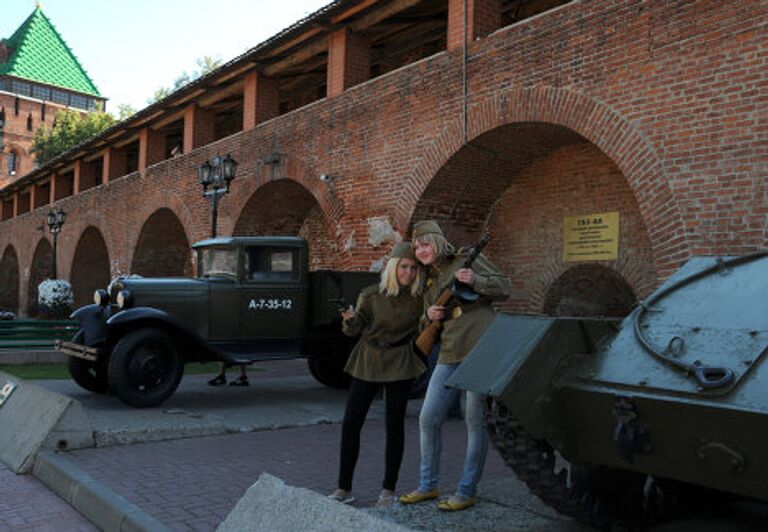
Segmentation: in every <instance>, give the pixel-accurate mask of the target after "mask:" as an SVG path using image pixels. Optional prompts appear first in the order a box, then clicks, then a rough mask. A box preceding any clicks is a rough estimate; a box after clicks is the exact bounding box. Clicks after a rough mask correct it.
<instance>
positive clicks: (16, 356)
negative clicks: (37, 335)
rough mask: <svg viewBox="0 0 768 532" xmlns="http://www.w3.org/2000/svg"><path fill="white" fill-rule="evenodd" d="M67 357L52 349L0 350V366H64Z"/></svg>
mask: <svg viewBox="0 0 768 532" xmlns="http://www.w3.org/2000/svg"><path fill="white" fill-rule="evenodd" d="M66 362H67V355H65V354H63V353H59V352H58V351H54V350H53V349H37V350H20V349H0V364H8V365H11V366H20V365H23V364H65V363H66Z"/></svg>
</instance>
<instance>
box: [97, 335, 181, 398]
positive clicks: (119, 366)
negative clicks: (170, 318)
mask: <svg viewBox="0 0 768 532" xmlns="http://www.w3.org/2000/svg"><path fill="white" fill-rule="evenodd" d="M183 373H184V363H183V360H182V358H181V355H180V354H179V352H178V350H177V349H176V345H175V343H174V342H173V340H172V339H171V338H170V336H169V335H168V333H166V332H165V331H163V330H161V329H137V330H135V331H132V332H129V333H128V334H126V335H125V336H123V337H122V338H121V339H120V340H119V341H118V342H117V345H115V348H114V349H113V350H112V356H111V357H110V359H109V369H108V372H107V375H108V381H109V387H110V389H111V390H112V392H113V393H114V394H115V395H117V396H118V397H119V398H120V399H121V400H122V401H123V402H124V403H126V404H129V405H131V406H135V407H139V408H142V407H147V406H157V405H159V404H160V403H162V402H163V401H165V400H166V399H168V398H169V397H170V396H171V395H172V394H173V392H174V391H175V390H176V388H177V387H178V385H179V382H180V381H181V376H182V374H183Z"/></svg>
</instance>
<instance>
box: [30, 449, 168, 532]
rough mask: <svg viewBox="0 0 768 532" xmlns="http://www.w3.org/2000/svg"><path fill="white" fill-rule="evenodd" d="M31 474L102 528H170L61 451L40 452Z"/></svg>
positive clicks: (131, 531) (130, 531)
mask: <svg viewBox="0 0 768 532" xmlns="http://www.w3.org/2000/svg"><path fill="white" fill-rule="evenodd" d="M32 474H33V475H34V476H35V477H36V478H37V479H38V480H40V482H42V483H43V484H45V485H46V486H47V487H48V488H49V489H51V491H53V492H54V493H56V494H58V495H59V496H60V497H61V498H62V499H64V500H65V501H67V503H69V504H70V505H71V506H72V507H73V508H75V509H76V510H77V511H78V512H80V513H81V514H83V515H84V516H85V517H87V518H88V519H89V520H90V521H91V522H92V523H93V524H95V525H96V526H98V527H99V528H101V529H103V530H114V531H121V532H149V531H152V532H155V531H158V532H165V531H170V529H169V528H168V527H167V526H165V525H164V524H162V523H161V522H160V521H158V520H157V519H155V518H154V517H152V516H151V515H149V514H148V513H146V512H144V511H143V510H142V509H141V508H139V507H138V506H136V505H135V504H133V503H132V502H130V501H129V500H128V499H126V498H125V497H123V496H122V495H120V494H119V493H117V492H115V491H113V490H112V489H111V488H108V487H107V486H105V485H103V484H101V483H100V482H97V481H96V480H94V479H93V478H92V477H91V476H90V475H88V474H87V473H86V472H85V471H83V470H82V469H80V468H79V467H78V466H77V465H75V464H74V463H72V462H70V461H69V460H67V459H66V458H64V457H63V456H62V455H61V454H60V453H54V452H52V451H44V452H41V453H40V454H39V455H38V456H37V460H36V461H35V465H34V468H33V470H32Z"/></svg>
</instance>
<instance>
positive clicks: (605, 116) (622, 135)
mask: <svg viewBox="0 0 768 532" xmlns="http://www.w3.org/2000/svg"><path fill="white" fill-rule="evenodd" d="M532 122H533V123H535V122H540V123H545V124H554V125H559V126H564V127H566V128H568V129H570V130H572V131H574V132H576V133H578V134H579V135H580V136H582V137H584V138H585V139H587V140H589V141H590V142H591V143H593V144H594V145H595V146H596V147H597V148H598V149H599V150H600V151H602V152H603V153H604V154H605V155H606V156H607V157H608V158H610V159H611V160H612V161H614V163H615V164H616V166H617V167H618V168H619V169H620V170H621V172H622V174H623V175H624V177H625V179H626V180H627V184H628V185H629V187H630V189H631V190H632V193H633V195H634V197H635V200H636V202H637V205H638V207H639V209H640V213H641V215H642V218H643V221H644V223H645V226H646V227H647V228H649V230H648V237H649V239H650V242H651V246H652V252H653V257H654V262H655V265H656V270H657V271H658V272H659V274H660V276H661V277H666V276H668V275H669V274H671V273H672V271H674V269H675V268H676V267H677V265H679V263H680V262H681V261H683V260H684V259H685V258H687V257H688V256H689V249H688V242H687V237H686V234H685V230H684V224H683V222H682V216H681V213H680V209H679V206H678V204H677V201H676V200H675V197H674V194H673V193H672V190H671V188H670V186H669V183H668V179H667V176H666V174H665V172H664V169H663V165H662V162H661V159H660V158H659V156H658V155H657V154H656V151H655V149H654V148H653V145H652V144H651V142H650V141H649V140H648V139H647V138H646V137H645V136H644V135H643V134H642V133H641V132H640V131H639V130H638V129H637V128H636V127H635V126H634V125H632V124H631V123H630V122H629V121H628V120H627V119H626V118H624V117H623V116H622V115H620V114H619V113H618V112H616V111H614V110H613V109H611V108H610V107H608V106H607V105H605V104H603V103H602V102H598V101H596V100H593V99H592V98H590V97H588V96H586V95H583V94H580V93H577V92H573V91H570V90H567V89H559V88H552V87H538V88H531V89H512V90H510V91H508V92H505V93H501V94H498V95H496V96H494V97H489V98H487V99H485V100H483V101H481V102H479V103H477V104H473V105H471V106H470V108H469V112H468V121H467V138H468V139H469V140H470V142H471V141H472V140H474V139H475V138H477V137H479V136H480V135H482V134H484V133H487V132H489V131H491V130H493V129H495V128H498V127H501V126H505V125H509V124H514V123H532ZM463 146H464V132H463V127H462V122H461V120H455V121H454V122H453V123H452V124H450V125H449V126H448V127H446V128H445V129H444V130H443V133H442V134H441V135H440V136H439V137H437V138H436V139H435V140H434V141H433V142H432V143H431V144H430V145H429V147H428V148H426V149H425V151H424V154H423V156H422V158H421V161H420V163H419V164H418V166H417V167H416V168H415V170H414V172H413V174H412V175H411V179H409V180H408V181H407V182H406V184H405V185H404V187H403V189H402V191H401V193H400V197H399V198H398V200H397V201H396V205H397V206H398V207H397V210H396V212H395V223H396V226H397V227H398V228H400V229H402V230H405V228H407V227H408V225H409V223H410V221H411V218H412V216H413V211H414V209H415V207H416V205H417V202H418V199H419V198H420V197H421V195H422V194H423V193H424V191H425V189H426V188H427V186H428V185H429V183H430V181H431V180H432V179H433V177H434V176H435V175H436V174H437V173H438V172H439V171H440V169H441V168H442V167H443V166H444V165H445V164H446V163H447V162H448V161H449V160H450V159H451V157H453V155H454V154H456V153H457V152H458V151H459V150H460V149H461V148H462V147H463Z"/></svg>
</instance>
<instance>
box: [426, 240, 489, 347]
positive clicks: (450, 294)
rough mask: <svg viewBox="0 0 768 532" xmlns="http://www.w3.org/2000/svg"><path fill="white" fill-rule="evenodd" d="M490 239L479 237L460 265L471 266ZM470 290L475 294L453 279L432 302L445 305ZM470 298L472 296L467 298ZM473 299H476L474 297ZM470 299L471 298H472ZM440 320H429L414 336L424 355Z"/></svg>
mask: <svg viewBox="0 0 768 532" xmlns="http://www.w3.org/2000/svg"><path fill="white" fill-rule="evenodd" d="M490 240H491V237H490V236H489V235H487V234H486V235H483V237H482V238H481V239H480V241H479V242H478V243H477V244H475V246H474V247H472V248H470V250H469V255H467V258H466V259H464V264H462V265H461V267H462V268H469V267H471V266H472V263H473V262H475V259H476V258H477V257H478V255H480V251H481V250H482V249H483V248H484V247H485V245H486V244H487V243H488V242H489V241H490ZM459 291H462V292H467V291H469V292H472V293H473V294H475V296H477V294H476V292H474V291H472V288H471V287H469V286H467V285H465V284H464V283H459V282H458V281H456V280H454V281H453V282H452V283H451V284H450V285H448V286H446V287H445V288H444V289H443V291H442V292H441V293H440V297H438V298H437V300H436V301H435V302H434V303H433V304H434V305H440V306H443V307H445V306H447V305H448V303H450V302H452V301H453V300H454V299H455V298H456V297H460V296H459V294H457V292H459ZM468 299H472V298H468ZM474 299H477V297H475V298H474ZM474 299H472V300H474ZM442 325H443V324H442V322H441V321H440V320H434V321H432V322H430V324H429V325H427V327H426V329H424V330H423V331H421V334H419V337H418V338H416V347H417V348H418V349H419V351H421V353H422V354H423V355H424V356H429V353H430V352H431V351H432V348H433V347H434V346H435V342H437V337H438V335H439V334H440V329H441V328H442Z"/></svg>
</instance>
